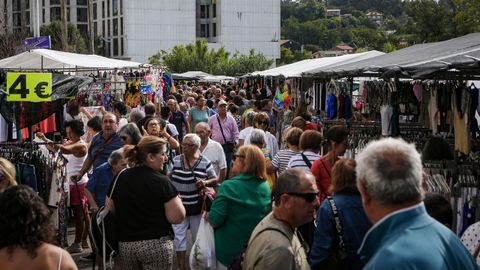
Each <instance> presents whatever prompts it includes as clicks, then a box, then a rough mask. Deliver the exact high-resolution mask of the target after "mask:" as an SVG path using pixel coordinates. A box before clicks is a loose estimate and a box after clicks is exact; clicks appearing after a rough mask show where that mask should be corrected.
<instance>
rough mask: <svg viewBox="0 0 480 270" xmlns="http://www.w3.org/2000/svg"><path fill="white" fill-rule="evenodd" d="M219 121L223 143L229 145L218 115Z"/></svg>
mask: <svg viewBox="0 0 480 270" xmlns="http://www.w3.org/2000/svg"><path fill="white" fill-rule="evenodd" d="M217 121H218V125H219V126H220V131H221V132H222V137H223V141H224V142H225V143H227V139H225V134H223V128H222V124H221V123H220V117H218V115H217Z"/></svg>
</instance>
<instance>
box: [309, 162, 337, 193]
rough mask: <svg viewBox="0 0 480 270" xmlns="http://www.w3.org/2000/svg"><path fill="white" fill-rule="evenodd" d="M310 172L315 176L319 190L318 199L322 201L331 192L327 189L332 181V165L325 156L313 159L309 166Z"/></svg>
mask: <svg viewBox="0 0 480 270" xmlns="http://www.w3.org/2000/svg"><path fill="white" fill-rule="evenodd" d="M311 171H312V174H313V175H314V176H315V178H316V182H317V188H318V190H319V191H320V195H319V199H320V201H323V199H325V198H326V197H327V196H331V195H332V194H331V193H330V192H329V191H328V190H329V188H330V184H331V183H332V166H331V165H330V163H328V161H327V160H326V159H325V156H322V157H320V158H319V159H317V160H315V162H313V164H312V168H311Z"/></svg>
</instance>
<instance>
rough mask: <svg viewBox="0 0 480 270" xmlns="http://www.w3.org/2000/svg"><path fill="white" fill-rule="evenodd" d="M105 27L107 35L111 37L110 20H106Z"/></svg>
mask: <svg viewBox="0 0 480 270" xmlns="http://www.w3.org/2000/svg"><path fill="white" fill-rule="evenodd" d="M107 29H108V31H107V34H108V35H107V37H111V35H110V34H111V33H112V32H110V29H111V26H110V20H107Z"/></svg>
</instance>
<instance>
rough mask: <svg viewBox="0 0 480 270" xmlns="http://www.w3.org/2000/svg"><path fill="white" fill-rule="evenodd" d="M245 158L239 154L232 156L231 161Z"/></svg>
mask: <svg viewBox="0 0 480 270" xmlns="http://www.w3.org/2000/svg"><path fill="white" fill-rule="evenodd" d="M244 157H245V156H244V155H240V154H235V155H233V158H232V159H233V161H235V160H236V159H237V158H244Z"/></svg>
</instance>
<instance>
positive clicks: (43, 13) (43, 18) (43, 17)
mask: <svg viewBox="0 0 480 270" xmlns="http://www.w3.org/2000/svg"><path fill="white" fill-rule="evenodd" d="M42 22H43V23H45V22H46V20H45V9H44V8H43V9H42Z"/></svg>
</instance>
